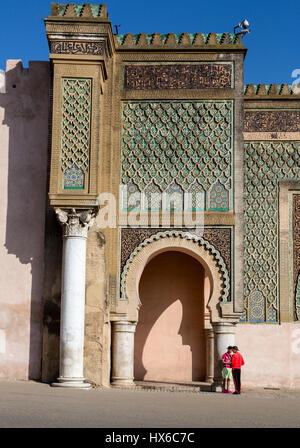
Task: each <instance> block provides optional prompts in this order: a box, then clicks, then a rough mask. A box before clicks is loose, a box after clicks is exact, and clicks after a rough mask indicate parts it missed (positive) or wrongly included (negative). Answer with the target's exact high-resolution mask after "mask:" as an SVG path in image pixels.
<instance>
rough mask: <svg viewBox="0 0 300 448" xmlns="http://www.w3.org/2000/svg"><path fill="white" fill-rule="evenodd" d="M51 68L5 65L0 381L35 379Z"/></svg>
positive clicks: (0, 153)
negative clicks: (7, 379)
mask: <svg viewBox="0 0 300 448" xmlns="http://www.w3.org/2000/svg"><path fill="white" fill-rule="evenodd" d="M48 111H49V63H48V62H30V64H29V69H24V68H23V66H22V62H21V61H8V62H7V70H6V93H1V94H0V148H1V150H0V182H1V184H0V204H1V206H0V240H1V244H0V263H1V271H0V285H1V290H0V378H16V379H28V378H29V379H39V378H40V376H41V346H42V309H41V302H42V284H43V273H44V227H45V222H44V221H45V205H46V179H47V146H48Z"/></svg>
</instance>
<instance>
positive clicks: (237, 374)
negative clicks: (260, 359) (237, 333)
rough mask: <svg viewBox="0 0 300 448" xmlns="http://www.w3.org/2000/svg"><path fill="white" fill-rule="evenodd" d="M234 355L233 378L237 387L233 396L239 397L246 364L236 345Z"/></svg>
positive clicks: (232, 363) (232, 362) (232, 361)
mask: <svg viewBox="0 0 300 448" xmlns="http://www.w3.org/2000/svg"><path fill="white" fill-rule="evenodd" d="M232 351H233V355H232V358H231V365H232V376H233V382H234V387H235V392H233V395H239V394H240V393H241V368H242V366H243V365H244V364H245V362H244V359H243V357H242V355H241V354H240V353H239V349H238V347H237V346H236V345H235V346H234V347H232Z"/></svg>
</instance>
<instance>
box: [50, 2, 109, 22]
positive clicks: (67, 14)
mask: <svg viewBox="0 0 300 448" xmlns="http://www.w3.org/2000/svg"><path fill="white" fill-rule="evenodd" d="M51 17H57V18H59V17H61V18H67V19H70V18H71V19H72V18H74V19H79V18H82V19H89V18H90V19H93V20H95V19H98V20H102V19H108V14H107V8H106V5H104V4H102V5H92V4H90V3H85V4H83V5H75V4H74V3H68V4H66V5H63V4H60V3H52V5H51Z"/></svg>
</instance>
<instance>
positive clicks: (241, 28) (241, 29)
mask: <svg viewBox="0 0 300 448" xmlns="http://www.w3.org/2000/svg"><path fill="white" fill-rule="evenodd" d="M249 26H250V24H249V22H248V20H247V19H244V20H243V21H242V22H241V23H239V24H238V25H237V26H235V27H234V29H233V32H234V34H236V35H238V34H242V35H244V34H248V33H250V29H249ZM237 30H238V32H237Z"/></svg>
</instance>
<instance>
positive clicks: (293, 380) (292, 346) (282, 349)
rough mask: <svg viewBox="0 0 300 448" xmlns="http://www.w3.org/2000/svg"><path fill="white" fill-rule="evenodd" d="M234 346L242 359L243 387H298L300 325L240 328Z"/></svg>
mask: <svg viewBox="0 0 300 448" xmlns="http://www.w3.org/2000/svg"><path fill="white" fill-rule="evenodd" d="M236 344H237V345H238V346H239V349H240V351H241V353H242V355H243V356H244V359H245V366H244V367H243V372H242V375H243V377H242V383H243V384H244V386H249V387H253V386H261V387H288V388H293V387H300V325H299V324H297V323H295V324H293V323H285V324H282V325H264V324H256V325H255V324H240V325H238V327H237V332H236Z"/></svg>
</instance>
